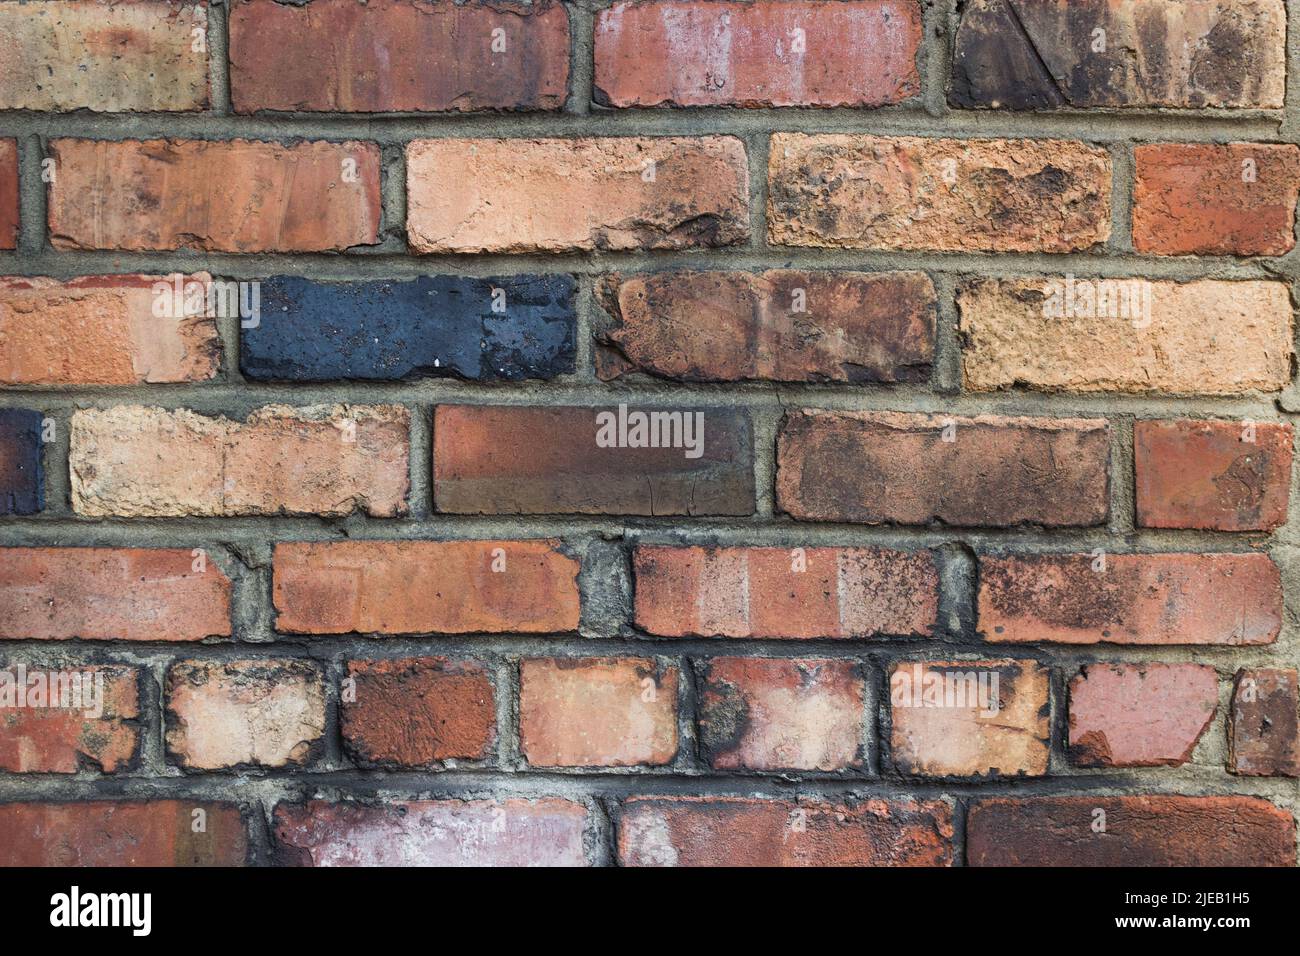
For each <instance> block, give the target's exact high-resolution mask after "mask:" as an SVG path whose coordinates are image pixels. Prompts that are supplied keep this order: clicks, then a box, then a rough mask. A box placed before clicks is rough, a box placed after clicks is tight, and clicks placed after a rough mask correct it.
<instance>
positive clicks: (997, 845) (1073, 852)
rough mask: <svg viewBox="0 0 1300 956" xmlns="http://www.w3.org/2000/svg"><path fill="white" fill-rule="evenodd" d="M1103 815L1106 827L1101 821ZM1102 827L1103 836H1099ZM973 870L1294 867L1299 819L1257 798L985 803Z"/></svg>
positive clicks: (970, 826) (975, 823) (972, 849)
mask: <svg viewBox="0 0 1300 956" xmlns="http://www.w3.org/2000/svg"><path fill="white" fill-rule="evenodd" d="M1098 811H1101V812H1102V813H1104V814H1105V816H1104V819H1103V817H1102V816H1101V815H1100V814H1099V813H1098ZM1103 823H1104V826H1105V829H1104V831H1098V830H1097V829H1094V827H1099V826H1101V825H1102V824H1103ZM966 841H967V846H966V862H967V864H968V865H970V866H1295V862H1296V856H1295V819H1294V818H1293V817H1292V816H1291V814H1290V813H1288V812H1287V811H1285V810H1283V809H1281V808H1280V807H1276V806H1274V805H1273V804H1271V803H1269V802H1268V801H1267V800H1260V799H1257V798H1255V797H1181V796H1150V797H1138V796H1126V797H1103V796H1099V795H1098V796H1089V797H1038V798H1030V799H1025V800H1017V799H993V800H981V801H979V802H977V803H976V804H975V805H974V806H973V807H971V810H970V814H969V816H968V817H967V822H966Z"/></svg>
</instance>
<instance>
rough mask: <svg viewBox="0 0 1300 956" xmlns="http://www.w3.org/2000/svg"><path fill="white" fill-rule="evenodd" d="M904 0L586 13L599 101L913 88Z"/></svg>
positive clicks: (861, 101)
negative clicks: (592, 30) (592, 27)
mask: <svg viewBox="0 0 1300 956" xmlns="http://www.w3.org/2000/svg"><path fill="white" fill-rule="evenodd" d="M921 33H922V24H921V8H920V6H919V5H918V4H916V3H909V2H907V0H845V2H820V0H781V2H774V0H757V2H753V3H714V2H708V3H706V2H701V0H687V2H664V0H654V2H646V3H617V4H615V5H614V6H613V7H610V8H608V9H606V10H601V11H598V12H597V14H596V35H595V44H596V50H595V58H596V66H595V70H596V75H595V87H596V88H595V99H596V102H597V103H599V104H601V105H604V106H853V107H863V106H881V105H883V104H886V103H897V102H900V101H901V100H905V99H907V98H908V97H912V96H916V95H918V94H919V93H920V91H921V82H920V77H919V76H918V75H917V70H916V54H917V49H918V48H919V46H920V44H921Z"/></svg>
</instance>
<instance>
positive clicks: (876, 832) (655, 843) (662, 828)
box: [618, 797, 953, 866]
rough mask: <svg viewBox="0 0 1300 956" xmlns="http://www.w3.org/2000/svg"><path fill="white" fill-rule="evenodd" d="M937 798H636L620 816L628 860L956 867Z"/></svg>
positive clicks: (945, 812) (621, 845) (948, 821)
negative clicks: (843, 800) (836, 800)
mask: <svg viewBox="0 0 1300 956" xmlns="http://www.w3.org/2000/svg"><path fill="white" fill-rule="evenodd" d="M952 856H953V852H952V810H951V808H950V807H949V806H948V804H946V803H942V802H939V801H926V802H912V801H893V800H890V801H886V800H865V801H861V802H853V803H839V804H832V803H821V802H817V801H814V800H801V801H799V802H797V803H795V802H791V801H784V800H754V799H747V798H741V797H632V798H630V799H628V800H626V801H624V803H623V813H622V816H621V818H620V819H619V821H618V858H619V862H620V863H622V864H623V865H624V866H950V865H951V864H952Z"/></svg>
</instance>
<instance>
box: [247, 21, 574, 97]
mask: <svg viewBox="0 0 1300 956" xmlns="http://www.w3.org/2000/svg"><path fill="white" fill-rule="evenodd" d="M497 31H500V32H499V33H498V32H497ZM502 45H504V49H502V48H501V47H502ZM568 80H569V20H568V15H567V14H566V13H565V10H564V7H563V6H562V5H561V4H559V3H553V2H550V0H539V2H537V3H533V4H532V5H531V6H529V7H519V6H512V5H508V4H503V3H493V2H483V0H475V2H472V3H469V4H465V5H463V6H462V5H459V4H457V5H452V4H450V3H411V2H408V0H368V2H367V3H366V4H364V5H362V4H358V3H356V2H354V0H312V3H310V4H307V5H304V6H287V5H285V4H281V3H278V2H274V0H238V2H235V3H233V4H232V5H231V9H230V95H231V99H232V100H233V102H234V107H235V111H236V112H237V113H253V112H256V111H258V110H293V111H313V112H331V113H396V112H410V113H424V112H429V113H433V112H469V111H473V110H558V109H560V108H561V107H563V106H564V98H565V93H566V91H567V88H568Z"/></svg>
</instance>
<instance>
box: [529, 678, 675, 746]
mask: <svg viewBox="0 0 1300 956" xmlns="http://www.w3.org/2000/svg"><path fill="white" fill-rule="evenodd" d="M519 743H520V749H521V750H522V752H523V755H524V757H525V759H527V761H528V763H529V765H530V766H533V767H630V766H636V765H639V764H641V765H655V766H662V765H664V764H667V763H670V762H671V761H672V759H673V757H675V756H676V755H677V668H676V667H669V666H660V665H658V664H656V662H655V661H653V660H651V659H649V658H557V659H549V660H548V659H540V658H538V659H530V660H524V661H521V662H520V664H519Z"/></svg>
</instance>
